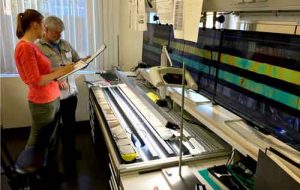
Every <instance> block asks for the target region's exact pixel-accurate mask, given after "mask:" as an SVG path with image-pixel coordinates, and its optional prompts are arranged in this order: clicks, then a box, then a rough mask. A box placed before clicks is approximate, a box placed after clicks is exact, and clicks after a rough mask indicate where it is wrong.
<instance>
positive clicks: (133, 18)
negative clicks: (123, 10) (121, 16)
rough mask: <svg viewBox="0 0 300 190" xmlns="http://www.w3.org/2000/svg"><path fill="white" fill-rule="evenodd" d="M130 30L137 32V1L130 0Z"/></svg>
mask: <svg viewBox="0 0 300 190" xmlns="http://www.w3.org/2000/svg"><path fill="white" fill-rule="evenodd" d="M128 6H129V28H130V29H132V30H137V0H129V1H128Z"/></svg>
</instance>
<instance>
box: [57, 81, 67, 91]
mask: <svg viewBox="0 0 300 190" xmlns="http://www.w3.org/2000/svg"><path fill="white" fill-rule="evenodd" d="M58 85H59V89H61V90H66V89H69V84H68V83H67V81H66V80H63V81H59V82H58Z"/></svg>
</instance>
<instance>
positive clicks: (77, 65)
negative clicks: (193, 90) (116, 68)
mask: <svg viewBox="0 0 300 190" xmlns="http://www.w3.org/2000/svg"><path fill="white" fill-rule="evenodd" d="M105 48H106V45H104V44H103V45H102V46H101V47H100V48H99V49H98V50H97V51H96V52H95V53H94V54H93V55H91V57H90V58H88V59H87V60H85V61H83V60H79V61H77V62H76V63H75V64H74V69H73V70H72V71H71V72H69V73H67V74H64V75H62V76H60V77H58V78H57V79H56V80H62V79H64V78H65V77H67V76H68V75H70V74H73V73H75V72H76V71H78V70H81V69H83V68H84V67H86V66H88V64H89V63H90V62H92V61H93V60H94V59H95V58H96V57H97V56H98V55H100V54H101V53H102V52H103V51H104V50H105Z"/></svg>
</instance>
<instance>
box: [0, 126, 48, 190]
mask: <svg viewBox="0 0 300 190" xmlns="http://www.w3.org/2000/svg"><path fill="white" fill-rule="evenodd" d="M3 132H4V130H3V128H2V127H1V167H2V168H3V171H4V174H5V175H6V176H7V178H8V184H9V185H10V187H11V189H13V190H15V189H16V190H19V189H27V190H29V189H33V186H34V181H35V179H38V176H39V172H40V171H42V169H43V168H44V167H45V165H46V158H47V151H38V150H35V149H33V148H28V149H25V150H23V151H22V152H21V153H20V155H19V156H18V158H17V160H16V162H14V161H13V158H12V156H11V155H10V153H9V151H8V149H7V146H6V140H5V135H4V133H3Z"/></svg>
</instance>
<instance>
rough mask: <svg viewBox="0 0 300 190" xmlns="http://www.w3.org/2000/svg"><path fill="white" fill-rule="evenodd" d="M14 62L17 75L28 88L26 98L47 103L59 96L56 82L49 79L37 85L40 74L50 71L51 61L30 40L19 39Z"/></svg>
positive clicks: (39, 102) (38, 102)
mask: <svg viewBox="0 0 300 190" xmlns="http://www.w3.org/2000/svg"><path fill="white" fill-rule="evenodd" d="M15 63H16V65H17V69H18V72H19V75H20V77H21V79H22V80H23V82H24V83H25V84H27V86H28V88H29V92H28V96H27V97H28V100H29V101H31V102H34V103H37V104H42V103H48V102H51V101H53V100H55V99H56V98H58V97H59V96H60V91H59V87H58V83H57V82H56V81H51V82H50V83H48V84H47V85H44V86H39V85H38V83H39V82H40V80H41V77H42V75H44V74H49V73H50V72H51V62H50V61H49V59H48V58H47V57H46V56H45V55H43V54H42V52H41V51H40V50H39V49H38V47H37V46H36V45H35V44H34V43H31V42H26V41H20V42H19V43H18V44H17V46H16V49H15Z"/></svg>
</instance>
